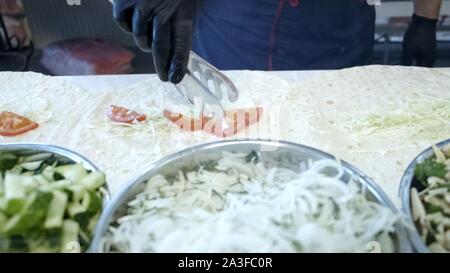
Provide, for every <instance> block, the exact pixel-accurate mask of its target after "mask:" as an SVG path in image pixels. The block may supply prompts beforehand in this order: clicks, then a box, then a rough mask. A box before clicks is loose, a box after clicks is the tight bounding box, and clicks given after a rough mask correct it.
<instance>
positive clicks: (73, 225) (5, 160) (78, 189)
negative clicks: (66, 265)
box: [0, 153, 106, 252]
mask: <svg viewBox="0 0 450 273" xmlns="http://www.w3.org/2000/svg"><path fill="white" fill-rule="evenodd" d="M105 182H106V181H105V175H104V174H103V173H100V172H92V173H90V172H88V171H87V170H86V169H85V168H84V167H83V165H81V164H77V163H70V162H68V161H64V162H63V161H60V160H58V159H57V157H55V156H53V155H52V154H50V153H42V154H37V155H31V156H24V157H18V156H16V155H14V154H11V153H6V154H5V153H3V154H1V153H0V252H24V251H27V252H59V251H64V252H80V251H83V250H85V249H86V248H87V246H88V245H89V242H90V239H91V236H92V232H93V230H94V228H95V225H96V223H97V220H98V217H99V215H100V213H101V208H102V203H103V192H102V191H100V190H99V189H100V188H101V187H102V186H103V185H104V184H105Z"/></svg>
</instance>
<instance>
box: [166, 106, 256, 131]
mask: <svg viewBox="0 0 450 273" xmlns="http://www.w3.org/2000/svg"><path fill="white" fill-rule="evenodd" d="M262 112H263V108H262V107H254V108H243V109H236V110H229V111H225V116H224V119H222V120H217V119H214V118H207V117H205V116H200V117H199V118H198V119H197V118H190V117H186V116H184V115H182V114H179V113H173V112H171V111H169V110H164V116H165V117H166V118H167V119H168V120H170V121H171V122H173V123H174V124H176V125H177V126H178V127H180V128H181V129H183V130H187V131H192V132H194V131H199V130H203V131H205V132H207V133H209V134H212V135H216V136H218V137H229V136H233V135H235V134H237V133H239V132H241V131H242V130H244V129H245V128H247V127H249V126H251V125H252V124H255V123H257V122H258V121H259V120H260V118H261V115H262Z"/></svg>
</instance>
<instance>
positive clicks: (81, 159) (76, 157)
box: [0, 142, 100, 171]
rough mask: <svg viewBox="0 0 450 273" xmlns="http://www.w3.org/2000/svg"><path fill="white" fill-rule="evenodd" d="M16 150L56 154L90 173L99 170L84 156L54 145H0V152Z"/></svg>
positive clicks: (21, 143)
mask: <svg viewBox="0 0 450 273" xmlns="http://www.w3.org/2000/svg"><path fill="white" fill-rule="evenodd" d="M16 149H24V150H34V151H42V152H49V153H54V154H58V155H60V156H64V157H67V158H69V159H70V160H73V161H74V162H76V163H80V164H83V165H84V166H85V167H86V168H87V169H89V170H90V171H100V169H99V168H98V167H97V166H96V165H94V163H92V161H90V160H89V159H88V158H86V157H85V156H83V155H81V154H79V153H77V152H75V151H73V150H70V149H67V148H64V147H61V146H56V145H50V144H43V143H35V142H8V143H0V151H1V150H16Z"/></svg>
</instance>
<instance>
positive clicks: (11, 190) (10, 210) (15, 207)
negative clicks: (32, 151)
mask: <svg viewBox="0 0 450 273" xmlns="http://www.w3.org/2000/svg"><path fill="white" fill-rule="evenodd" d="M24 181H25V180H24V179H23V177H22V176H20V175H17V174H13V173H10V172H6V174H5V181H4V184H5V185H4V186H5V201H4V202H5V203H4V204H5V210H6V213H7V214H9V215H13V214H15V213H18V212H20V210H21V209H22V206H23V205H24V203H25V197H26V187H25V183H24Z"/></svg>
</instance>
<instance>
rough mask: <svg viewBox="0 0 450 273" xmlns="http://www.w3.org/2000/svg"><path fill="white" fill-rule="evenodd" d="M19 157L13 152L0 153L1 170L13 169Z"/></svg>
mask: <svg viewBox="0 0 450 273" xmlns="http://www.w3.org/2000/svg"><path fill="white" fill-rule="evenodd" d="M18 161H19V158H18V157H17V156H15V155H14V154H11V153H0V171H6V170H10V169H12V168H13V167H14V166H15V165H16V164H17V162H18Z"/></svg>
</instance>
